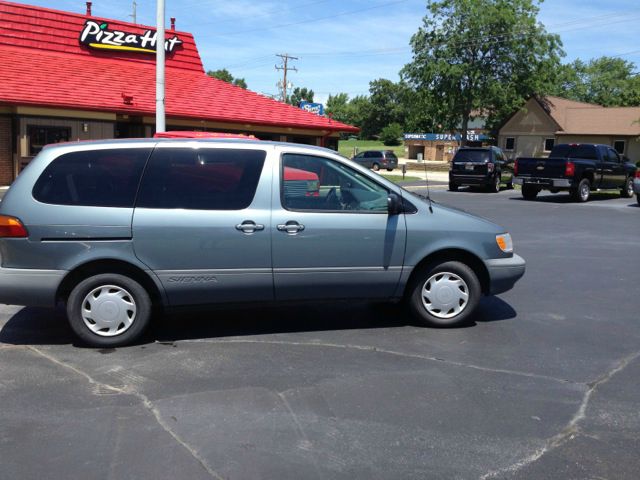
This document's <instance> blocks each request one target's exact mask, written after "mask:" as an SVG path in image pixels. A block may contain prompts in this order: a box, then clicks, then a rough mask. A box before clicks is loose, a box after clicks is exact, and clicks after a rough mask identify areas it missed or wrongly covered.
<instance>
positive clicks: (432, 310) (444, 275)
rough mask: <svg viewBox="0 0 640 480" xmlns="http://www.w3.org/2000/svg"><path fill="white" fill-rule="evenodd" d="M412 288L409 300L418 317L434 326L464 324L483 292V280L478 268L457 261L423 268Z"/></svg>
mask: <svg viewBox="0 0 640 480" xmlns="http://www.w3.org/2000/svg"><path fill="white" fill-rule="evenodd" d="M409 288H410V290H409V292H408V293H409V296H408V302H409V307H410V309H411V310H412V313H413V314H414V316H415V318H416V319H417V320H418V321H419V322H420V323H422V324H424V325H428V326H433V327H454V326H458V325H462V324H464V323H465V322H466V321H467V320H468V318H469V316H470V315H472V314H473V312H474V310H475V309H476V307H477V306H478V303H479V302H480V296H481V295H482V289H481V288H480V281H479V280H478V277H477V276H476V274H475V273H474V271H473V270H472V269H471V268H469V267H468V266H467V265H465V264H464V263H461V262H456V261H450V262H443V263H439V264H435V265H431V266H429V267H426V268H424V269H422V270H421V271H419V272H418V273H417V274H416V275H415V277H414V279H413V280H412V282H411V285H410V287H409Z"/></svg>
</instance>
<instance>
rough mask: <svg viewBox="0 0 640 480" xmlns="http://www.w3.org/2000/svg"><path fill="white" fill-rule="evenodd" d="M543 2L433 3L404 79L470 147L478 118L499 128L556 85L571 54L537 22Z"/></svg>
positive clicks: (425, 108) (432, 113)
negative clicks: (559, 71)
mask: <svg viewBox="0 0 640 480" xmlns="http://www.w3.org/2000/svg"><path fill="white" fill-rule="evenodd" d="M538 4H539V2H538V1H536V0H429V1H428V3H427V10H428V14H427V15H426V16H425V17H424V19H423V21H422V26H421V27H420V29H419V30H418V32H417V33H416V34H415V35H413V37H411V46H412V49H413V59H412V61H411V63H409V64H407V65H406V66H405V67H404V68H403V70H402V78H403V79H405V80H406V81H407V83H408V84H409V86H410V87H412V88H413V90H415V91H416V92H421V94H420V95H418V96H416V102H420V104H419V105H416V109H421V110H423V111H424V112H426V115H425V117H427V118H433V119H436V120H437V124H439V125H442V128H443V130H450V131H454V130H459V131H460V132H461V133H462V138H463V143H464V142H465V141H466V133H467V130H468V124H469V120H471V119H472V118H473V117H472V112H478V111H482V112H483V113H484V114H485V115H487V116H488V124H489V125H490V126H492V125H495V124H496V123H497V122H499V121H500V120H501V119H503V118H505V117H506V116H507V115H509V114H511V113H512V112H513V111H515V110H517V109H518V108H519V107H520V106H521V105H522V104H523V103H524V100H525V99H526V98H527V97H529V96H531V95H533V94H544V93H547V92H548V90H549V89H550V88H551V87H552V85H553V84H554V81H555V75H556V72H557V68H558V66H559V64H560V57H561V56H562V55H563V54H564V52H563V51H562V49H561V46H562V43H561V41H560V38H559V37H558V36H557V35H552V34H549V33H547V32H546V30H545V29H544V27H543V26H542V25H541V24H539V23H538V22H537V14H538V10H539V9H538Z"/></svg>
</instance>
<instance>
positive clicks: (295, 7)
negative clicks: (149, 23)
mask: <svg viewBox="0 0 640 480" xmlns="http://www.w3.org/2000/svg"><path fill="white" fill-rule="evenodd" d="M330 1H331V0H316V1H315V2H308V3H302V4H299V5H293V6H289V7H288V9H287V10H299V9H301V8H305V7H311V6H313V5H319V4H321V3H328V2H330ZM205 3H206V2H205ZM274 14H277V15H279V16H282V8H277V9H273V10H269V13H264V14H262V15H252V16H251V20H255V19H256V18H258V19H259V18H269V17H271V16H272V15H274ZM234 22H237V20H222V21H220V20H212V21H208V22H198V23H190V24H189V25H190V26H191V27H198V26H201V25H212V24H215V25H224V24H225V23H234Z"/></svg>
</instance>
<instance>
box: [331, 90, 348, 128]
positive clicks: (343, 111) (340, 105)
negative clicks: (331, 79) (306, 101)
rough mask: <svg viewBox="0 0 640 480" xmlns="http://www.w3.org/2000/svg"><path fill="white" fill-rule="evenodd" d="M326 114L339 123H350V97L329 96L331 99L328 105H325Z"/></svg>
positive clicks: (337, 94) (341, 95) (344, 95)
mask: <svg viewBox="0 0 640 480" xmlns="http://www.w3.org/2000/svg"><path fill="white" fill-rule="evenodd" d="M325 112H326V113H327V115H330V116H331V118H333V119H334V120H336V121H338V122H342V123H350V122H351V116H350V114H349V95H348V94H346V93H336V94H335V95H329V98H327V104H326V105H325Z"/></svg>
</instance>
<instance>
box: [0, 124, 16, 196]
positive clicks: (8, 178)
mask: <svg viewBox="0 0 640 480" xmlns="http://www.w3.org/2000/svg"><path fill="white" fill-rule="evenodd" d="M11 140H12V139H11V118H9V117H0V186H4V185H10V184H11V182H13V150H12V144H11Z"/></svg>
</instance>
